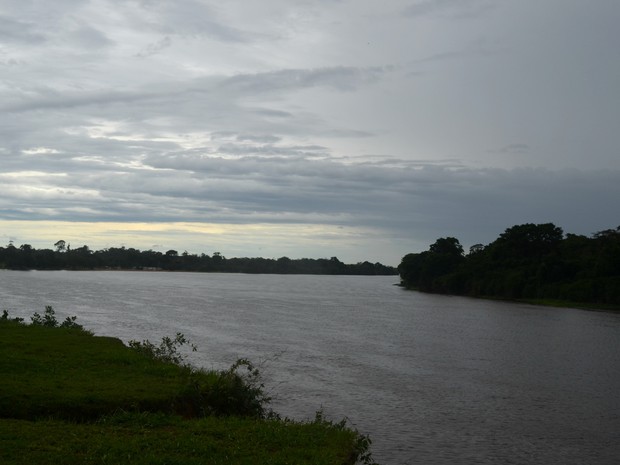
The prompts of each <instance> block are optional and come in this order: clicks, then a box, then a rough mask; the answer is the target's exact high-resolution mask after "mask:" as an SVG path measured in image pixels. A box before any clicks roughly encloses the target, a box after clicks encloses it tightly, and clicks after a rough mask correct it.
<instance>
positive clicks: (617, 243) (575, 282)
mask: <svg viewBox="0 0 620 465" xmlns="http://www.w3.org/2000/svg"><path fill="white" fill-rule="evenodd" d="M398 272H399V273H400V276H401V282H402V284H403V285H404V286H406V287H409V288H414V289H419V290H421V291H425V292H438V293H448V294H458V295H468V296H475V297H493V298H504V299H541V300H542V299H553V300H564V301H573V302H583V303H589V304H609V305H620V226H619V227H618V228H616V229H608V230H605V231H600V232H598V233H594V234H593V235H592V236H591V237H586V236H581V235H575V234H570V233H569V234H566V235H565V234H564V232H563V230H562V228H560V227H558V226H555V225H554V224H553V223H545V224H531V223H527V224H522V225H517V226H512V227H510V228H508V229H506V230H505V231H504V232H503V233H502V234H500V236H499V237H498V238H497V239H496V240H495V241H493V242H492V243H490V244H488V245H486V246H484V245H482V244H475V245H473V246H472V247H471V248H470V251H469V254H467V255H465V254H463V248H462V246H461V245H460V243H459V241H458V240H457V239H455V238H453V237H446V238H441V239H437V241H436V242H435V243H434V244H432V245H431V246H430V247H429V250H428V251H424V252H421V253H410V254H407V255H405V256H404V257H403V259H402V261H401V263H400V265H399V266H398Z"/></svg>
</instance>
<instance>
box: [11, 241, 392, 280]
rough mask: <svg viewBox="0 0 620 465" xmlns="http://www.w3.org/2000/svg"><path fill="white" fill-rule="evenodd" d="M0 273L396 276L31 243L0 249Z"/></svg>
mask: <svg viewBox="0 0 620 465" xmlns="http://www.w3.org/2000/svg"><path fill="white" fill-rule="evenodd" d="M0 268H8V269H16V270H29V269H39V270H59V269H69V270H94V269H114V270H117V269H119V270H151V271H155V270H166V271H203V272H231V273H274V274H328V275H395V274H396V269H395V268H394V267H391V266H385V265H382V264H381V263H370V262H368V261H365V262H360V263H355V264H345V263H343V262H341V261H340V260H338V258H337V257H331V258H329V259H327V258H319V259H310V258H301V259H297V260H293V259H290V258H288V257H281V258H278V259H271V258H260V257H259V258H248V257H241V258H226V257H224V256H223V255H222V254H221V253H219V252H214V253H213V255H211V256H209V255H206V254H200V255H196V254H189V253H187V252H184V253H182V254H179V253H178V252H177V251H176V250H172V249H171V250H168V251H166V252H165V253H162V252H158V251H153V250H145V251H140V250H137V249H134V248H126V247H111V248H108V249H104V250H97V251H93V250H91V249H90V248H89V247H88V246H87V245H83V246H82V247H77V248H72V247H71V245H70V244H67V243H66V242H65V241H62V240H60V241H58V242H56V243H55V244H54V249H35V248H33V247H32V246H31V245H30V244H23V245H21V246H20V247H15V246H13V245H12V244H9V245H8V246H7V247H0Z"/></svg>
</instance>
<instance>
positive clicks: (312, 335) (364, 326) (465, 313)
mask: <svg viewBox="0 0 620 465" xmlns="http://www.w3.org/2000/svg"><path fill="white" fill-rule="evenodd" d="M397 280H398V279H397V277H351V276H291V275H288V276H281V275H241V274H197V273H196V274H192V273H164V272H161V273H160V272H121V271H114V272H111V271H92V272H70V271H30V272H16V271H0V308H2V309H4V308H6V309H8V310H9V311H10V313H11V314H12V315H14V316H28V315H30V314H32V313H33V312H34V311H38V312H42V311H43V310H44V306H45V305H52V306H53V307H54V309H55V310H56V312H57V314H58V315H59V316H60V317H61V318H64V317H65V316H68V315H77V316H78V322H80V323H81V324H83V325H84V326H86V327H87V328H88V329H91V330H93V331H94V332H95V333H96V334H98V335H108V336H115V337H119V338H121V339H122V340H124V341H128V340H130V339H139V340H141V339H149V340H151V341H153V342H156V341H159V340H160V339H161V337H163V336H167V335H174V334H175V333H176V332H182V333H184V334H185V335H186V336H187V337H188V338H189V339H191V340H192V342H194V343H195V344H196V345H197V346H198V352H197V353H193V354H190V357H191V361H192V363H194V364H195V365H199V366H203V367H206V368H226V367H228V366H229V365H230V364H232V363H233V362H234V361H235V360H236V359H237V358H239V357H247V358H249V359H251V360H252V361H253V362H255V363H257V364H259V365H261V367H262V372H263V374H264V376H265V381H266V384H267V387H268V390H269V391H270V392H271V393H272V395H273V396H274V401H273V404H272V407H273V408H274V410H276V411H277V412H279V413H281V414H282V415H285V416H289V417H292V418H295V419H308V418H313V417H314V413H315V412H316V411H317V410H319V409H323V411H324V412H325V414H326V415H327V416H328V417H330V418H332V419H334V420H340V419H341V418H343V417H347V418H348V419H349V422H350V424H351V425H353V426H354V427H356V428H357V429H358V430H360V431H361V432H363V433H367V434H369V435H370V437H371V439H372V441H373V451H374V459H375V460H376V461H377V462H379V463H381V464H383V465H401V464H427V465H433V464H558V465H559V464H562V465H570V464H609V465H612V464H618V463H620V314H614V313H605V312H593V311H584V310H577V309H568V308H546V307H537V306H531V305H525V304H513V303H505V302H493V301H484V300H476V299H467V298H460V297H449V296H438V295H428V294H421V293H417V292H409V291H404V290H403V289H401V288H399V287H397V286H395V285H394V284H395V283H396V282H397Z"/></svg>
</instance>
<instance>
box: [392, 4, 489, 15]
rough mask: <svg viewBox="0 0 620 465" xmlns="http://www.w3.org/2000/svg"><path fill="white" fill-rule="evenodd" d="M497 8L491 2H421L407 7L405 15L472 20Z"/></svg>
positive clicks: (404, 11)
mask: <svg viewBox="0 0 620 465" xmlns="http://www.w3.org/2000/svg"><path fill="white" fill-rule="evenodd" d="M495 6H496V4H495V3H494V2H491V1H489V0H421V1H417V2H415V3H412V4H411V5H409V6H407V7H406V8H405V9H404V10H403V13H404V14H405V15H406V16H412V17H417V16H427V15H436V16H442V17H448V18H471V17H477V16H479V15H481V14H483V13H486V12H487V11H489V10H491V9H493V8H495Z"/></svg>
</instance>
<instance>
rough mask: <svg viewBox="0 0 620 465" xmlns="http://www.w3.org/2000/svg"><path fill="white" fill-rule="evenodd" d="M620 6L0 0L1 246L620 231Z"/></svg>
mask: <svg viewBox="0 0 620 465" xmlns="http://www.w3.org/2000/svg"><path fill="white" fill-rule="evenodd" d="M619 24H620V2H619V1H618V0H417V1H416V0H402V1H401V0H388V1H382V2H379V1H371V0H305V1H295V0H262V1H260V2H258V1H249V0H244V1H241V0H227V1H218V2H215V1H206V0H204V1H201V0H176V1H169V0H143V1H111V0H91V1H89V0H55V1H53V2H50V1H37V0H0V163H1V164H0V194H1V195H0V234H1V235H2V238H0V242H3V243H2V244H1V245H5V244H6V243H8V242H9V241H10V240H13V241H14V242H15V244H16V245H20V244H23V243H29V244H32V245H33V246H35V247H37V248H40V247H46V248H52V247H53V243H54V242H56V241H57V240H59V239H64V240H66V241H67V242H69V243H71V245H72V246H74V247H79V246H81V245H84V244H87V245H89V246H90V247H91V248H92V249H101V248H105V247H118V246H122V245H124V246H127V247H136V248H139V249H153V250H161V251H166V250H168V249H171V248H173V249H177V250H179V251H183V250H188V251H189V252H190V253H207V254H211V253H213V252H215V251H219V252H221V253H222V254H223V255H225V256H229V257H233V256H264V257H274V258H277V257H281V256H285V255H286V256H289V257H291V258H301V257H312V258H319V257H331V256H338V257H339V258H340V259H341V260H343V261H345V262H347V263H350V262H357V261H363V260H369V261H371V262H375V261H380V262H382V263H385V264H391V265H397V264H398V263H399V262H400V259H401V257H402V256H403V255H405V254H406V253H409V252H419V251H422V250H426V249H427V248H428V246H429V245H430V244H431V243H433V242H434V241H435V239H437V238H439V237H445V236H454V237H457V238H458V239H459V240H460V241H461V243H462V244H463V245H464V246H465V248H466V249H467V248H468V247H469V246H471V245H472V244H474V243H483V244H487V243H489V242H491V241H493V240H494V239H495V238H496V237H497V236H498V235H499V234H500V233H501V232H503V231H504V230H505V229H506V228H508V227H510V226H512V225H515V224H522V223H528V222H531V223H546V222H553V223H555V224H556V225H558V226H560V227H562V228H563V229H564V231H565V232H572V233H578V234H586V235H590V234H591V233H593V232H596V231H600V230H603V229H608V228H612V227H614V228H615V227H616V226H618V225H620V46H619V45H618V44H620V28H619V26H618V25H619Z"/></svg>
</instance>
